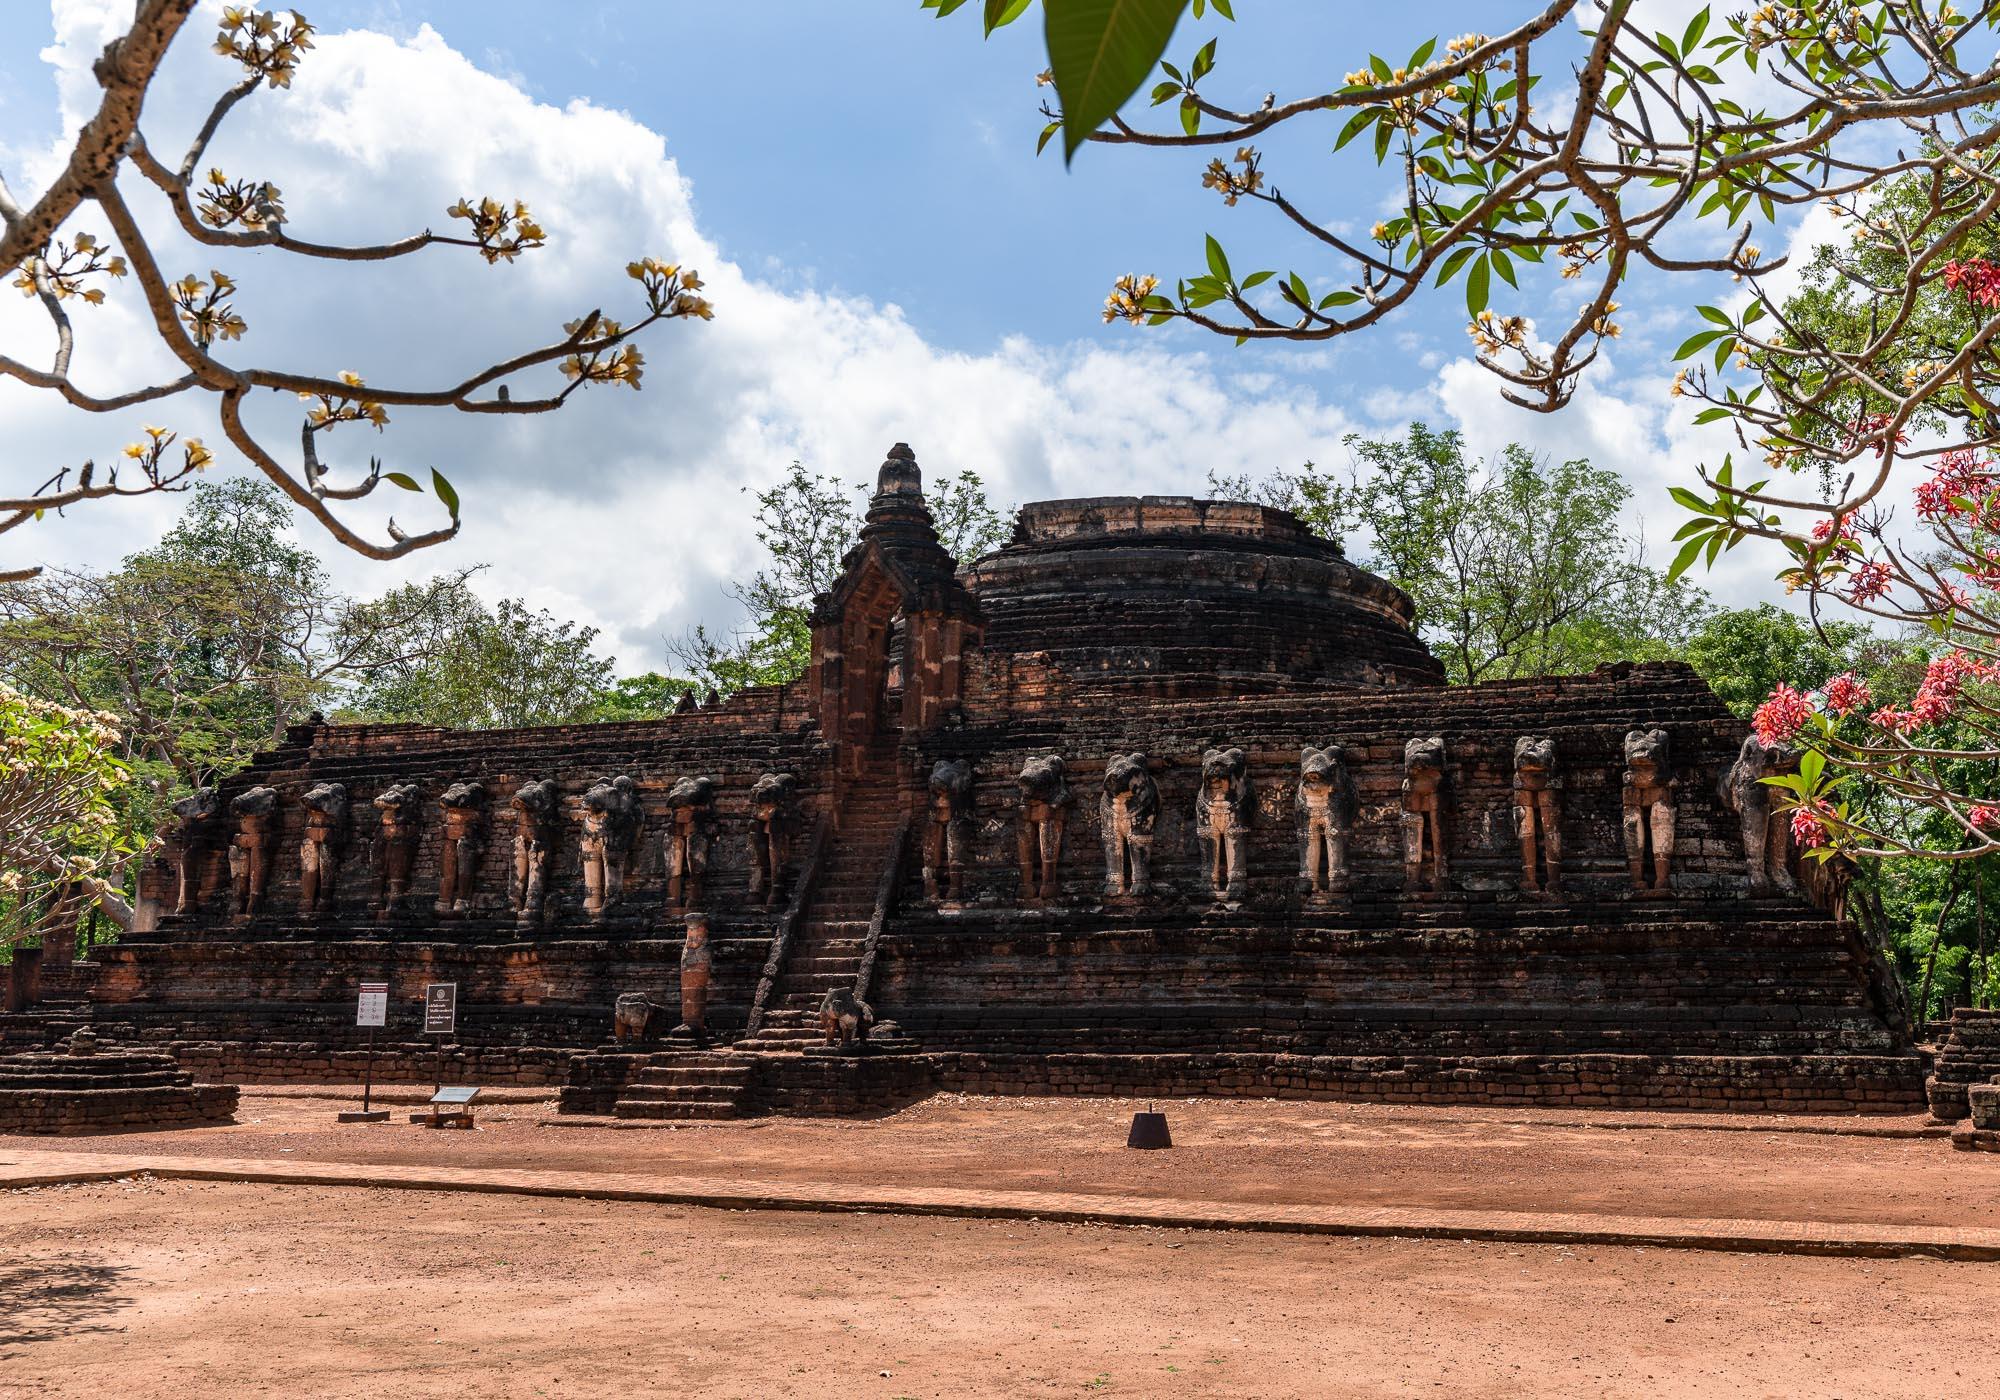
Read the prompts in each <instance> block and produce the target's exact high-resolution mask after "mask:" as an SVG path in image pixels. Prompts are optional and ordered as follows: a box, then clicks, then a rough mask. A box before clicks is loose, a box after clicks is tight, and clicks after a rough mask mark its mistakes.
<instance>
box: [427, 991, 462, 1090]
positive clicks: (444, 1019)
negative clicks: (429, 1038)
mask: <svg viewBox="0 0 2000 1400" xmlns="http://www.w3.org/2000/svg"><path fill="white" fill-rule="evenodd" d="M457 1029H458V983H456V982H432V983H429V984H428V985H426V986H425V988H424V1034H425V1035H434V1036H436V1037H437V1038H438V1048H437V1083H436V1084H434V1085H433V1086H432V1088H433V1089H434V1090H435V1089H442V1088H443V1087H444V1038H445V1037H446V1036H448V1035H451V1034H452V1033H453V1032H455V1031H456V1030H457Z"/></svg>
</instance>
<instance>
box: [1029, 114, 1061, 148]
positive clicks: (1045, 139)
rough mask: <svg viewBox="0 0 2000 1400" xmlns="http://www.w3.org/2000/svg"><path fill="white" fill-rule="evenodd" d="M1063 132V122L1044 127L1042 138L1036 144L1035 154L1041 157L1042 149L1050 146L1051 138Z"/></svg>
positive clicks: (1054, 122) (1055, 122) (1051, 123)
mask: <svg viewBox="0 0 2000 1400" xmlns="http://www.w3.org/2000/svg"><path fill="white" fill-rule="evenodd" d="M1061 130H1062V122H1060V121H1052V122H1050V123H1049V124H1048V125H1047V126H1045V127H1043V128H1042V134H1041V138H1040V139H1039V140H1037V141H1036V142H1035V154H1036V155H1040V154H1041V153H1042V148H1043V147H1044V146H1046V145H1048V144H1049V138H1050V137H1051V136H1054V135H1055V134H1056V133H1057V132H1058V131H1061Z"/></svg>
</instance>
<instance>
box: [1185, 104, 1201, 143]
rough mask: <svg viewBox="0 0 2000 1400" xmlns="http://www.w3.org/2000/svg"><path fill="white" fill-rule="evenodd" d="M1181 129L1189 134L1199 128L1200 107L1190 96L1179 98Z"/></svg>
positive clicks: (1192, 133)
mask: <svg viewBox="0 0 2000 1400" xmlns="http://www.w3.org/2000/svg"><path fill="white" fill-rule="evenodd" d="M1181 130H1182V131H1185V132H1186V133H1187V134H1188V135H1190V136H1192V135H1194V134H1195V133H1196V132H1197V131H1200V130H1201V108H1199V107H1197V106H1196V105H1195V101H1194V98H1192V97H1183V98H1182V99H1181Z"/></svg>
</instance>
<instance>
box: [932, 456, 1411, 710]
mask: <svg viewBox="0 0 2000 1400" xmlns="http://www.w3.org/2000/svg"><path fill="white" fill-rule="evenodd" d="M961 577H962V578H963V581H964V582H965V585H966V587H967V588H968V589H969V590H970V591H971V592H972V594H973V596H974V597H975V598H977V599H978V602H979V608H980V611H981V613H982V614H983V615H984V616H985V619H986V634H985V650H986V651H987V653H988V654H989V655H991V654H993V653H1007V652H1012V653H1016V654H1040V653H1046V654H1047V656H1048V658H1049V660H1050V661H1051V662H1052V663H1054V664H1055V665H1058V666H1061V667H1063V668H1065V669H1069V670H1073V671H1088V672H1091V673H1093V674H1095V675H1098V676H1101V677H1104V678H1107V679H1108V678H1113V677H1128V678H1131V679H1133V680H1135V681H1153V682H1172V683H1174V684H1175V685H1176V687H1177V688H1180V689H1186V688H1187V687H1189V686H1195V687H1199V686H1200V683H1201V680H1202V678H1204V677H1208V678H1214V679H1216V680H1218V681H1226V682H1227V683H1228V684H1230V685H1231V686H1240V685H1242V684H1243V683H1245V682H1250V683H1253V684H1254V685H1255V688H1258V689H1266V688H1270V687H1272V686H1274V685H1275V686H1280V687H1289V686H1291V685H1295V684H1304V685H1316V684H1331V685H1350V686H1353V685H1365V686H1399V685H1435V684H1438V683H1440V682H1442V680H1443V679H1444V668H1443V667H1442V665H1441V664H1440V663H1439V662H1438V660H1437V658H1436V657H1434V656H1432V655H1431V654H1430V652H1429V651H1428V650H1427V649H1426V648H1425V646H1424V644H1423V643H1422V642H1421V641H1419V640H1418V639H1417V636H1416V634H1415V632H1414V631H1413V630H1412V629H1411V623H1412V620H1413V618H1414V616H1415V609H1414V608H1413V606H1412V605H1411V602H1410V599H1409V597H1408V595H1407V594H1405V593H1404V592H1403V591H1402V590H1401V589H1399V588H1397V587H1395V586H1394V585H1393V584H1391V583H1389V582H1388V581H1387V580H1385V579H1382V578H1378V577H1377V576H1376V575H1374V574H1371V573H1369V572H1367V571H1366V570H1365V569H1359V568H1356V567H1355V566H1354V565H1352V564H1350V563H1348V562H1347V560H1346V559H1345V558H1343V557H1342V556H1341V553H1340V550H1339V548H1338V546H1336V545H1334V544H1333V543H1332V542H1330V541H1328V540H1325V539H1321V538H1320V537H1319V536H1317V535H1314V534H1313V533H1312V532H1311V531H1310V530H1308V529H1307V528H1306V527H1305V525H1304V524H1302V523H1301V522H1300V521H1299V519H1298V518H1297V517H1296V516H1294V515H1292V514H1291V513H1290V512H1289V511H1283V510H1276V509H1273V508H1271V507H1269V506H1262V505H1255V504H1252V503H1249V502H1244V501H1203V500H1196V499H1194V498H1192V497H1188V496H1098V497H1091V498H1087V499H1082V500H1069V501H1037V502H1035V503H1033V504H1031V505H1028V506H1025V507H1023V508H1022V510H1021V513H1020V516H1019V517H1018V519H1017V520H1016V522H1015V527H1014V538H1013V540H1012V541H1011V542H1010V543H1009V544H1007V545H1006V546H1005V547H1004V548H1002V549H1000V550H997V551H995V552H994V553H992V554H989V555H987V556H986V557H984V558H983V559H980V560H978V561H977V562H975V563H972V564H971V565H969V566H968V567H967V569H966V570H965V571H964V573H963V574H962V575H961Z"/></svg>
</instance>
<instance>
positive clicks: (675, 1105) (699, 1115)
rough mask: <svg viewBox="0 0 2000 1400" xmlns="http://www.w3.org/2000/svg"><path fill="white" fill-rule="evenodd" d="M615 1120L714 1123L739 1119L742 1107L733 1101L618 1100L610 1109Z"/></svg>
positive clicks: (741, 1114)
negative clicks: (646, 1119)
mask: <svg viewBox="0 0 2000 1400" xmlns="http://www.w3.org/2000/svg"><path fill="white" fill-rule="evenodd" d="M611 1113H612V1116H613V1117H615V1118H653V1119H677V1120H680V1121H683V1122H716V1121H720V1120H722V1119H726V1118H741V1117H742V1116H743V1108H742V1105H740V1104H738V1103H737V1102H736V1101H735V1100H733V1099H731V1100H728V1101H723V1100H715V1101H713V1102H709V1101H702V1102H691V1101H674V1102H654V1101H651V1100H636V1101H628V1100H625V1099H620V1100H619V1101H618V1102H617V1103H616V1104H614V1105H613V1106H612V1109H611Z"/></svg>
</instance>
